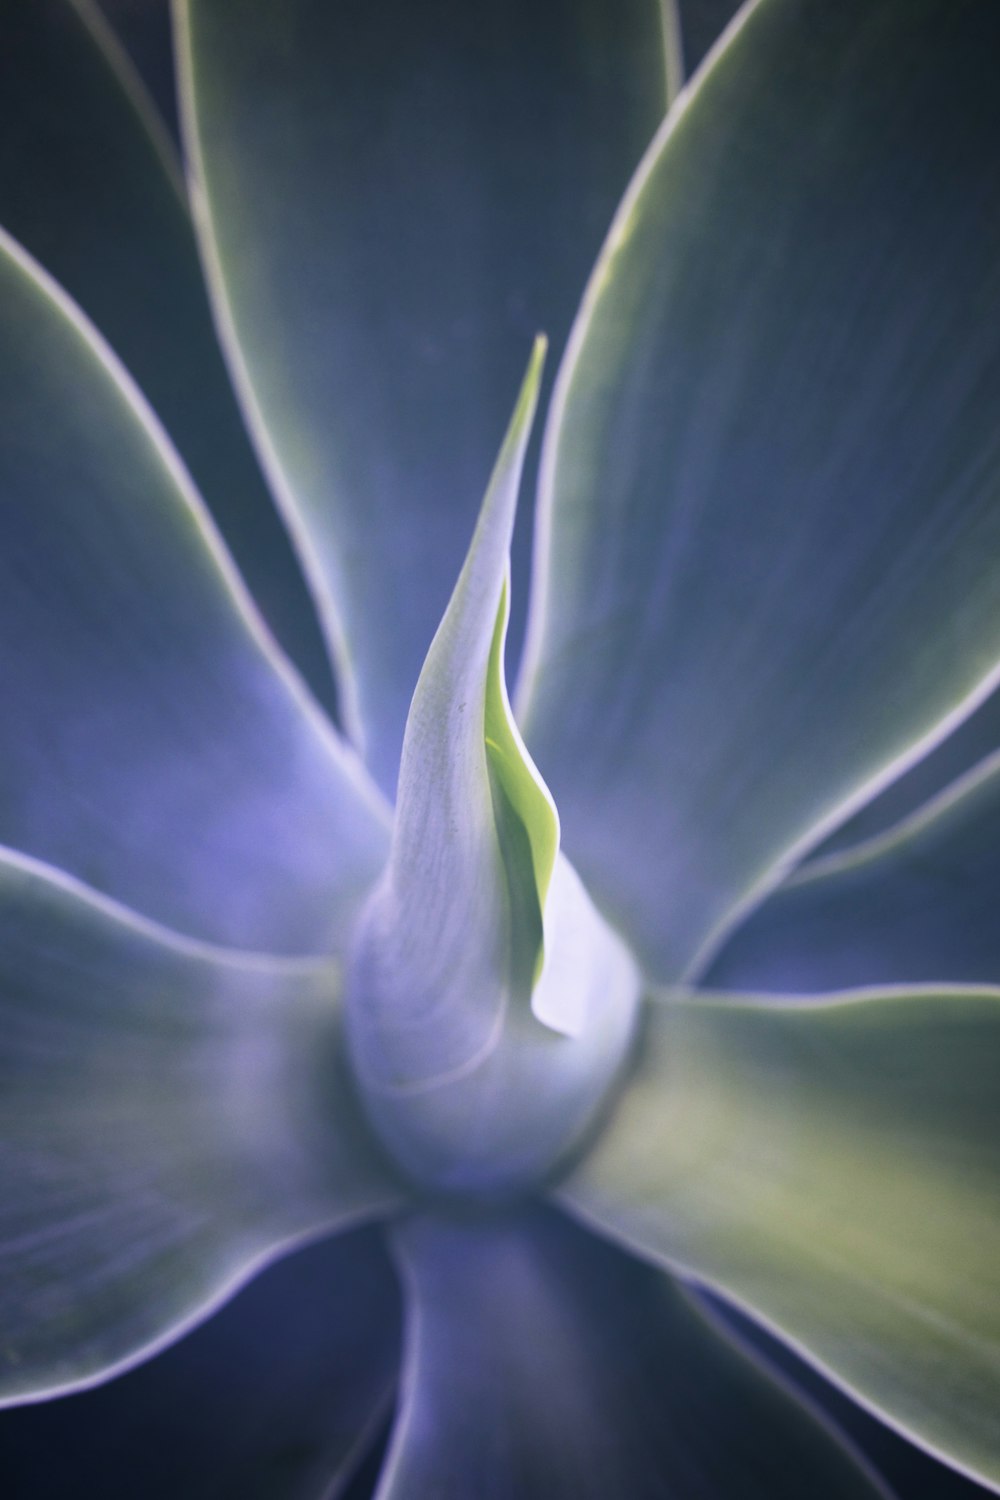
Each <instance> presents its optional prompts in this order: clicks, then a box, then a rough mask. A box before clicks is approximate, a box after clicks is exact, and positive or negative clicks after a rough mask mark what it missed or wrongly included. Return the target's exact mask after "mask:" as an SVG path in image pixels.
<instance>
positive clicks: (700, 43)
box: [676, 0, 743, 78]
mask: <svg viewBox="0 0 1000 1500" xmlns="http://www.w3.org/2000/svg"><path fill="white" fill-rule="evenodd" d="M676 3H677V12H678V17H679V27H678V30H679V35H680V54H681V60H682V62H683V67H684V73H685V74H686V76H687V77H688V78H690V77H691V74H692V73H694V72H695V71H696V69H697V68H699V67H700V66H701V64H702V63H703V62H704V60H705V57H706V55H707V53H708V52H709V51H710V50H711V48H712V47H714V46H715V43H716V42H717V41H718V40H719V38H720V37H721V35H722V33H723V32H724V31H725V29H726V27H727V26H728V25H729V23H730V21H732V19H733V17H734V16H735V15H736V12H737V11H738V10H739V8H740V5H741V4H742V3H743V0H676Z"/></svg>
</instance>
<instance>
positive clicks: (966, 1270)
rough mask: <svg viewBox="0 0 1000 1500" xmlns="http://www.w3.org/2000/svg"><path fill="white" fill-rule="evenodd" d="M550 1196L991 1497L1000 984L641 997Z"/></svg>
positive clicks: (995, 1448)
mask: <svg viewBox="0 0 1000 1500" xmlns="http://www.w3.org/2000/svg"><path fill="white" fill-rule="evenodd" d="M644 1043H645V1045H644V1048H643V1051H642V1055H641V1059H640V1061H639V1064H638V1067H637V1070H636V1072H635V1075H634V1076H633V1078H632V1079H631V1080H630V1082H629V1084H628V1087H627V1088H626V1090H625V1091H624V1093H623V1095H622V1097H621V1099H620V1101H619V1104H618V1106H617V1109H616V1112H615V1114H614V1115H613V1117H612V1119H611V1120H610V1122H609V1124H608V1126H607V1128H606V1129H605V1131H604V1133H603V1134H602V1136H601V1138H600V1140H599V1141H598V1143H597V1145H596V1147H595V1149H594V1151H593V1153H592V1154H591V1155H590V1156H589V1157H588V1158H587V1160H586V1161H585V1162H584V1163H583V1164H582V1165H581V1166H580V1167H579V1168H578V1170H577V1171H576V1172H575V1173H574V1174H573V1175H572V1176H571V1177H570V1178H569V1179H568V1180H567V1181H566V1182H565V1183H564V1184H563V1186H562V1188H561V1189H560V1194H561V1197H562V1199H563V1201H564V1202H565V1203H566V1204H568V1205H569V1206H571V1207H572V1208H573V1209H574V1210H575V1211H576V1212H577V1213H579V1214H582V1215H583V1216H584V1217H585V1218H586V1219H587V1220H588V1221H589V1222H592V1223H595V1224H597V1225H600V1226H601V1227H602V1228H604V1229H605V1230H606V1231H608V1232H609V1233H611V1234H613V1235H615V1236H616V1237H617V1238H619V1239H621V1240H623V1241H624V1242H625V1243H626V1244H627V1245H629V1246H630V1247H632V1248H633V1249H636V1250H639V1251H641V1252H642V1253H643V1254H646V1255H649V1256H651V1257H653V1258H655V1259H657V1260H660V1261H661V1262H663V1263H664V1264H666V1265H668V1266H670V1267H673V1268H675V1269H677V1270H680V1271H681V1272H682V1273H685V1274H690V1275H694V1276H696V1277H698V1278H700V1279H702V1280H704V1281H705V1282H707V1283H708V1284H709V1285H710V1286H713V1287H715V1288H716V1289H717V1290H719V1291H721V1292H723V1293H724V1294H726V1295H727V1296H729V1297H731V1298H733V1299H734V1300H735V1301H736V1302H737V1303H739V1304H740V1305H741V1306H742V1307H744V1308H745V1309H746V1310H748V1311H750V1312H751V1313H753V1315H754V1316H756V1317H758V1318H760V1319H761V1320H763V1321H764V1322H765V1323H766V1324H767V1325H768V1327H770V1328H771V1329H772V1330H773V1331H775V1332H777V1333H778V1334H779V1335H780V1336H781V1337H782V1338H783V1339H785V1340H786V1341H787V1342H789V1343H791V1344H792V1345H793V1347H795V1348H796V1349H797V1350H798V1351H799V1352H800V1353H803V1354H805V1356H806V1357H807V1358H808V1359H810V1360H811V1361H813V1362H814V1363H816V1364H817V1365H818V1366H819V1367H820V1368H821V1369H822V1370H823V1371H824V1372H825V1373H826V1374H827V1375H828V1376H829V1377H830V1378H832V1379H833V1380H835V1381H836V1382H837V1383H839V1384H841V1385H842V1386H844V1388H845V1389H847V1390H848V1391H849V1392H850V1393H851V1394H852V1395H853V1396H854V1397H855V1398H856V1399H857V1400H859V1401H860V1402H862V1404H864V1405H866V1406H868V1407H869V1408H870V1409H872V1410H873V1411H875V1412H877V1413H879V1414H881V1415H882V1416H883V1417H884V1418H885V1419H886V1420H888V1421H889V1422H891V1423H892V1425H893V1426H895V1427H896V1428H898V1429H899V1430H900V1431H902V1432H903V1433H904V1434H905V1435H906V1436H908V1437H910V1438H912V1439H913V1440H914V1441H915V1442H917V1443H919V1444H921V1445H923V1446H925V1447H927V1448H928V1449H930V1451H931V1452H935V1453H937V1454H939V1455H940V1456H942V1457H944V1458H945V1459H946V1460H947V1461H948V1462H950V1463H952V1464H954V1465H955V1466H956V1467H958V1468H962V1469H964V1470H965V1471H966V1472H968V1473H970V1474H971V1475H972V1476H974V1477H978V1478H980V1479H981V1480H982V1481H983V1482H984V1483H986V1484H988V1485H991V1486H992V1487H993V1488H995V1489H997V1490H1000V1221H998V1218H997V1213H996V1204H997V1201H998V1194H1000V1090H998V1089H997V1067H998V1062H1000V990H971V989H952V990H947V991H946V990H933V989H924V990H914V991H912V992H906V991H900V990H889V991H878V990H873V991H867V992H866V991H851V992H849V993H848V994H846V995H843V996H831V997H826V998H824V999H823V1000H821V1001H816V1002H814V1003H812V1004H807V1003H801V1004H795V1003H786V1004H781V1003H780V1002H777V1001H765V1000H761V1001H758V1000H754V999H752V998H748V997H745V996H734V997H715V998H713V997H711V996H707V995H706V996H695V997H692V998H691V999H689V1000H684V999H669V998H659V999H655V1000H653V1001H652V1002H651V1004H650V1006H649V1015H648V1017H647V1025H646V1029H645V1032H644Z"/></svg>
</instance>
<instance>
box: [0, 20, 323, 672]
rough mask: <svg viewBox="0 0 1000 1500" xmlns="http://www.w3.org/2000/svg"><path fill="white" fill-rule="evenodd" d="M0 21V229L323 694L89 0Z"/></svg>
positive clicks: (160, 172) (162, 172) (213, 355)
mask: <svg viewBox="0 0 1000 1500" xmlns="http://www.w3.org/2000/svg"><path fill="white" fill-rule="evenodd" d="M150 10H151V7H149V6H148V5H147V14H148V13H149V12H150ZM3 22H4V32H3V48H2V49H0V224H2V225H3V226H4V227H5V228H6V229H7V230H9V231H10V233H11V234H13V235H14V236H15V238H16V239H18V240H20V242H21V243H22V244H23V245H24V246H25V247H26V248H27V249H28V250H29V251H30V252H31V254H32V255H33V256H35V258H36V259H37V260H39V261H41V263H42V264H43V265H44V266H45V267H46V268H47V269H48V270H49V271H50V272H51V273H52V274H53V275H54V276H55V277H56V279H57V280H58V281H59V282H60V283H61V284H62V285H63V286H64V287H65V288H66V290H67V291H68V292H69V293H70V295H71V296H72V297H73V298H74V299H75V300H76V301H77V302H78V303H79V305H80V306H81V307H82V308H83V310H84V312H85V313H87V315H88V317H90V318H91V319H93V321H94V323H95V324H96V325H97V327H98V328H100V330H101V332H102V334H103V335H104V336H105V338H106V339H107V340H108V342H109V343H110V344H111V345H112V347H113V348H114V350H115V352H116V353H117V354H118V355H119V357H120V358H121V359H122V360H123V361H124V363H125V364H126V365H127V366H128V368H129V370H130V372H131V374H132V375H133V376H134V377H135V379H136V380H137V381H138V383H139V385H140V386H141V387H142V389H143V391H144V393H145V395H146V396H147V397H148V398H149V400H150V402H151V404H152V405H153V407H154V408H155V410H156V412H157V414H158V415H159V417H160V418H161V420H162V421H163V423H164V425H165V426H166V427H167V429H168V430H169V432H170V434H171V437H172V438H173V440H174V442H175V443H176V444H177V446H178V448H179V450H180V452H181V453H182V454H183V456H184V460H185V463H186V464H187V465H188V466H189V468H190V469H191V471H192V473H193V475H194V478H195V481H196V483H197V484H198V485H199V486H200V487H201V489H202V491H203V493H204V494H205V496H206V497H207V499H208V502H209V504H210V505H211V506H212V510H213V514H214V516H215V519H216V521H217V522H218V523H219V525H220V526H221V528H222V530H223V532H224V534H225V535H226V538H227V541H228V542H229V544H230V546H231V547H232V549H233V551H234V553H235V555H236V558H237V561H238V562H239V564H240V567H241V568H242V569H243V572H244V574H245V576H246V577H247V579H248V581H249V583H250V586H251V588H252V589H253V592H254V596H255V598H256V600H257V602H258V604H259V605H260V606H261V608H262V609H263V611H264V613H265V615H266V616H267V617H268V619H269V620H270V621H271V623H272V625H273V627H274V628H275V630H276V632H277V633H278V636H279V638H280V639H281V640H282V642H283V644H285V645H286V647H287V648H288V649H289V650H290V651H292V653H293V655H294V656H295V657H296V659H297V660H298V661H299V662H300V663H301V664H302V666H303V668H304V669H305V670H306V671H307V673H308V675H309V678H310V681H312V682H313V683H314V684H316V685H317V687H318V689H319V690H320V691H323V692H324V693H325V694H326V695H327V696H328V695H329V693H330V686H329V668H328V666H327V663H326V661H325V653H324V649H323V645H322V641H321V639H320V635H319V631H318V629H317V625H316V621H315V617H314V614H313V611H312V609H311V607H310V605H309V602H308V599H307V598H306V596H305V590H304V586H303V584H302V581H301V577H300V575H299V571H298V567H297V565H296V563H295V561H294V558H293V555H292V551H291V547H290V544H289V541H288V538H287V535H286V534H285V530H284V527H283V525H282V523H281V521H280V520H279V518H278V515H277V512H276V510H275V508H274V504H273V502H272V500H271V497H270V495H269V493H268V491H267V488H266V485H265V484H264V481H263V479H262V478H261V474H260V470H259V469H258V467H257V463H256V460H255V458H254V455H253V450H252V448H251V446H250V443H249V440H248V438H247V435H246V431H245V429H244V427H243V422H242V419H241V416H240V413H239V410H238V407H237V404H236V400H235V398H234V395H233V392H232V389H231V386H230V383H229V378H228V374H227V372H226V368H225V365H224V362H223V360H222V357H221V355H220V352H219V348H218V344H217V342H216V339H215V335H214V331H213V328H212V317H211V312H210V309H209V304H208V299H207V296H206V292H205V286H204V279H203V277H202V274H201V266H200V263H199V259H198V250H197V246H196V244H195V238H194V231H193V227H192V224H191V219H190V214H189V212H188V207H187V200H186V194H185V189H184V184H183V180H182V178H181V167H180V162H179V160H178V159H177V157H176V155H175V153H174V148H173V146H172V144H171V142H170V140H169V138H168V137H167V135H166V132H165V131H164V128H163V126H162V124H161V122H160V120H159V118H158V116H157V114H156V112H155V109H154V108H153V106H152V104H151V103H150V101H149V99H148V97H147V95H146V93H145V90H144V88H143V85H142V84H141V82H140V81H139V79H138V77H137V76H136V74H135V72H134V70H133V69H132V67H131V64H130V63H129V61H128V59H127V58H126V57H125V56H124V54H123V53H122V50H121V48H120V47H119V46H118V45H117V43H116V41H115V39H114V37H113V35H112V34H111V33H110V31H109V29H108V26H107V24H106V22H104V21H103V18H102V17H101V14H100V12H99V11H97V10H96V8H95V6H94V5H93V4H92V3H91V0H12V3H10V4H8V5H6V6H5V8H4V14H3Z"/></svg>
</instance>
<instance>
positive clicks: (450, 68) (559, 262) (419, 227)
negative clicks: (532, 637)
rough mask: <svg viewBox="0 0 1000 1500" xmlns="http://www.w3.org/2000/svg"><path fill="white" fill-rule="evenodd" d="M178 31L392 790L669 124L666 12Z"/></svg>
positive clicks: (214, 22)
mask: <svg viewBox="0 0 1000 1500" xmlns="http://www.w3.org/2000/svg"><path fill="white" fill-rule="evenodd" d="M177 17H178V21H179V23H180V24H179V28H178V53H179V60H180V66H181V75H182V85H183V94H184V96H185V105H186V134H187V140H188V146H189V152H190V155H191V158H192V161H193V162H194V163H195V164H196V167H197V173H198V178H199V182H200V192H201V195H202V197H201V208H202V227H203V231H204V250H205V257H206V264H207V267H208V271H209V276H210V280H211V282H212V288H213V294H214V296H215V299H216V303H217V308H218V311H219V316H220V319H221V322H222V326H223V330H224V333H225V338H226V343H227V346H228V352H229V355H230V359H231V361H232V362H233V367H234V369H235V371H236V374H237V379H238V382H239V385H240V388H241V390H242V393H243V397H244V402H245V404H246V407H247V410H248V412H249V413H250V415H251V421H252V423H253V426H254V429H255V431H256V434H257V442H258V448H259V451H260V453H261V456H262V459H263V461H264V464H265V466H266V468H267V470H268V472H269V474H270V476H271V479H272V487H273V488H274V490H275V492H276V493H277V494H278V495H279V496H280V499H281V503H282V506H283V508H284V510H285V513H286V516H287V518H288V520H289V523H290V525H291V526H292V527H293V529H294V531H295V533H296V535H297V537H298V542H299V547H300V551H301V554H302V557H303V562H304V565H305V567H306V570H307V572H308V573H309V576H310V580H311V583H312V587H313V590H314V593H315V596H316V599H317V602H318V604H319V607H320V610H321V613H322V615H323V618H324V622H325V626H326V630H327V635H328V638H329V640H330V643H331V647H332V651H333V655H334V657H335V659H336V660H337V662H338V664H339V666H340V668H341V680H342V682H343V681H347V682H348V683H349V685H350V686H351V688H352V690H353V699H352V702H353V711H354V718H353V723H354V726H355V731H356V734H357V737H358V739H359V740H362V739H363V741H364V744H365V747H366V751H367V755H368V758H369V763H370V765H371V767H372V769H373V771H374V773H375V775H376V776H377V778H378V780H379V782H380V783H381V785H382V787H383V788H384V790H385V791H386V792H387V793H390V792H391V791H392V789H393V786H394V785H395V780H396V772H397V768H398V764H399V754H400V745H401V742H402V735H403V725H404V722H405V719H406V711H407V706H408V704H409V700H410V695H411V693H412V691H413V685H414V683H415V682H416V679H417V674H418V672H419V670H420V664H421V662H422V661H423V658H424V656H425V655H426V652H427V649H428V646H429V645H430V641H431V637H432V636H433V633H434V630H435V628H436V626H437V623H438V621H439V620H440V618H441V616H442V614H443V612H444V609H445V606H446V604H447V602H448V597H449V594H450V591H451V587H452V584H453V582H454V580H455V578H456V576H457V574H458V570H459V568H460V566H461V562H462V556H463V553H464V549H465V545H466V541H467V538H468V536H469V535H470V533H471V531H472V527H473V523H474V521H475V515H476V504H477V499H478V497H479V496H480V495H481V494H482V492H483V489H484V486H485V484H486V480H487V478H488V476H489V473H490V467H491V464H492V460H493V456H494V453H495V444H496V435H497V433H498V432H499V431H501V430H502V428H503V423H504V421H505V419H506V416H507V412H508V410H509V401H510V392H511V391H512V390H513V389H514V388H515V386H516V384H517V379H518V376H519V374H520V368H521V361H522V360H523V350H524V347H525V344H526V343H527V341H528V339H530V337H531V336H532V335H533V334H534V332H535V330H536V329H538V328H544V329H546V330H547V331H548V333H549V334H550V336H551V337H552V338H553V340H554V341H555V342H556V344H560V343H561V342H562V340H563V338H564V336H565V332H566V329H567V328H568V326H569V322H570V319H571V318H572V315H573V311H574V309H575V307H576V303H577V300H578V298H579V296H580V293H581V291H582V288H583V283H584V280H585V277H586V275H587V272H588V270H589V268H590V265H591V263H592V261H593V258H594V256H595V254H596V253H597V250H598V248H599V245H600V239H601V236H602V235H603V234H604V231H605V229H606V226H607V223H608V221H609V220H610V217H611V213H612V212H613V209H614V205H615V202H616V201H617V198H618V195H619V193H620V192H621V188H622V185H623V183H624V182H625V181H627V178H628V175H629V173H630V172H631V171H632V170H633V167H634V165H635V163H636V161H638V159H639V156H640V154H641V152H642V150H643V149H644V148H645V146H646V144H647V142H648V140H649V137H650V136H651V135H652V133H653V131H654V130H655V128H656V126H657V124H658V123H659V121H660V119H661V117H662V114H663V109H664V106H665V93H664V82H663V59H662V37H661V33H660V16H659V4H658V0H615V3H609V0H582V3H581V0H544V3H542V4H539V3H537V0H517V3H516V4H515V3H508V4H506V5H504V6H501V7H494V6H485V7H484V6H477V7H461V6H459V7H456V6H454V5H452V4H441V3H437V0H432V3H429V4H421V5H419V6H414V5H412V4H410V3H407V0H393V3H392V4H390V5H388V6H387V5H384V4H383V5H380V6H372V5H370V4H367V3H365V0H341V3H338V4H337V5H329V4H327V3H326V0H286V3H283V4H281V5H271V6H269V5H261V4H258V3H257V0H222V3H220V0H179V3H178V6H177ZM524 537H525V539H526V537H527V532H525V534H524ZM523 552H524V548H523V546H520V547H518V548H517V549H516V552H515V572H516V573H517V572H519V569H518V566H517V565H518V562H519V559H520V556H521V555H523ZM517 592H518V594H519V593H520V591H517Z"/></svg>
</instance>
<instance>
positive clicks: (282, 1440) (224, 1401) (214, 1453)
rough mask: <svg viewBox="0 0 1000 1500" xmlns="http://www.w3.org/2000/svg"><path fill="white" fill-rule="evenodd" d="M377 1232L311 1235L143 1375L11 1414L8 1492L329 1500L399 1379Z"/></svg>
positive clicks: (390, 1278) (0, 1475) (387, 1272)
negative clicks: (313, 1240) (314, 1240)
mask: <svg viewBox="0 0 1000 1500" xmlns="http://www.w3.org/2000/svg"><path fill="white" fill-rule="evenodd" d="M380 1239H381V1236H380V1235H379V1234H378V1233H377V1231H375V1230H363V1231H359V1232H357V1233H355V1234H345V1235H341V1236H338V1238H336V1239H334V1240H329V1241H325V1242H324V1243H322V1244H319V1245H310V1246H309V1247H307V1248H306V1249H304V1250H300V1251H299V1252H298V1253H297V1254H295V1255H289V1256H287V1257H285V1258H284V1259H283V1260H281V1261H279V1262H278V1264H276V1265H273V1266H269V1267H268V1268H267V1269H266V1270H265V1271H264V1272H262V1274H261V1275H260V1276H258V1277H257V1278H256V1279H255V1280H254V1281H253V1282H252V1283H251V1284H250V1285H249V1286H248V1287H245V1288H244V1289H243V1291H241V1292H240V1293H239V1295H238V1296H236V1297H234V1298H233V1300H232V1302H230V1303H228V1304H227V1305H226V1306H225V1307H224V1308H222V1309H221V1311H219V1312H217V1313H215V1314H214V1316H213V1317H212V1318H210V1319H209V1321H208V1322H207V1323H205V1324H203V1325H202V1326H201V1327H200V1328H198V1329H197V1330H196V1331H195V1332H194V1333H192V1334H189V1335H188V1337H187V1338H184V1339H182V1340H181V1341H180V1342H179V1343H177V1344H174V1345H173V1346H172V1347H171V1348H170V1349H167V1350H165V1351H164V1352H163V1353H162V1354H158V1355H157V1356H156V1358H155V1359H152V1360H150V1361H149V1362H148V1363H146V1364H144V1365H141V1366H140V1367H139V1368H138V1369H135V1370H132V1371H130V1372H129V1373H128V1374H127V1375H121V1376H119V1377H118V1378H117V1379H116V1380H111V1381H108V1382H107V1383H106V1384H105V1385H102V1386H99V1387H98V1388H97V1389H96V1390H90V1391H83V1392H80V1393H79V1394H77V1395H75V1396H72V1397H70V1396H66V1397H64V1398H63V1399H62V1400H60V1401H43V1402H40V1403H38V1404H37V1405H32V1406H23V1407H20V1408H19V1409H18V1410H16V1411H7V1412H4V1413H3V1414H2V1415H0V1485H2V1486H3V1489H4V1492H5V1493H6V1494H9V1495H33V1496H38V1497H41V1496H45V1495H55V1494H65V1495H87V1494H94V1495H98V1494H99V1495H100V1496H101V1497H102V1500H134V1496H135V1494H136V1488H137V1486H138V1485H140V1484H141V1490H142V1495H143V1500H177V1497H178V1496H180V1495H183V1496H184V1497H185V1500H319V1497H320V1496H322V1497H323V1500H334V1497H335V1496H337V1495H340V1494H341V1493H342V1491H343V1489H344V1487H345V1486H346V1484H347V1483H349V1481H350V1478H351V1474H352V1472H353V1470H354V1468H355V1467H356V1465H357V1463H358V1462H359V1460H360V1459H361V1458H362V1456H363V1454H364V1452H365V1450H366V1448H367V1446H368V1444H369V1443H370V1442H371V1441H372V1440H373V1439H374V1437H375V1436H376V1434H377V1432H378V1430H379V1427H380V1425H381V1423H382V1421H383V1420H384V1419H385V1418H386V1417H387V1415H388V1413H389V1411H390V1409H391V1403H392V1396H393V1390H394V1387H395V1381H396V1371H397V1368H398V1361H399V1348H398V1346H399V1324H400V1308H399V1305H398V1303H399V1298H398V1294H397V1291H396V1286H395V1278H394V1275H393V1272H392V1268H391V1267H390V1265H389V1263H388V1258H387V1256H386V1255H385V1254H384V1252H383V1251H382V1249H381V1245H380Z"/></svg>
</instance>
